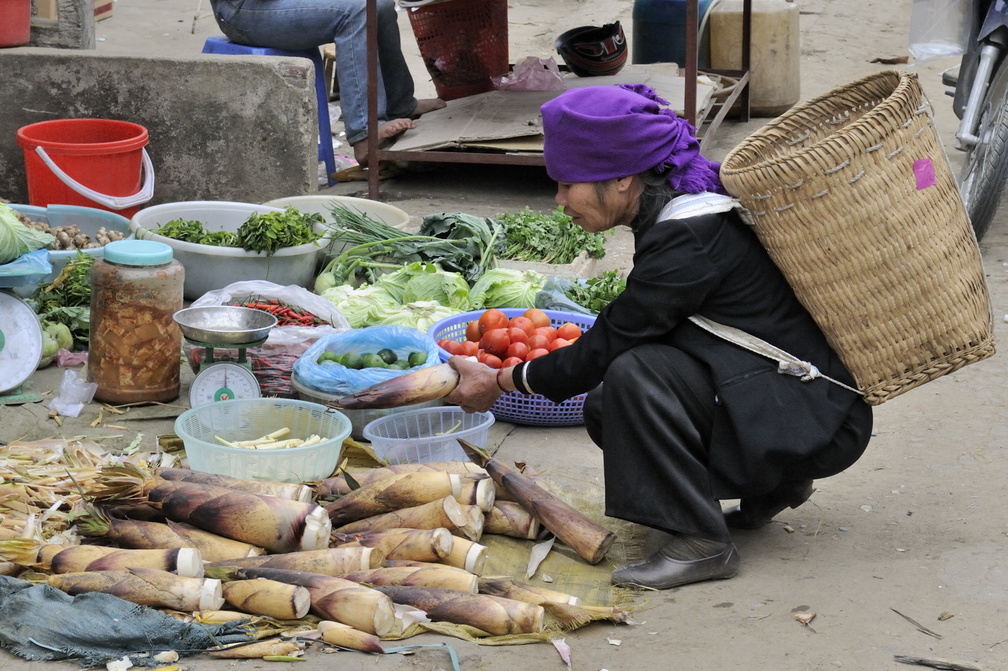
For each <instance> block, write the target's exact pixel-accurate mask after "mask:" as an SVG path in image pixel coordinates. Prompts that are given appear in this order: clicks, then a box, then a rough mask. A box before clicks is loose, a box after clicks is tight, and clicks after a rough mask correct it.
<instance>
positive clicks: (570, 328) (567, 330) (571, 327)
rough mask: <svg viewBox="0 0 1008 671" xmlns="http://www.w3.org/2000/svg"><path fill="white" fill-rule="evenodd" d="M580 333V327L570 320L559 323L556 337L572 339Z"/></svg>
mask: <svg viewBox="0 0 1008 671" xmlns="http://www.w3.org/2000/svg"><path fill="white" fill-rule="evenodd" d="M580 335H581V327H580V326H578V325H577V324H574V323H572V322H567V323H566V324H561V325H560V328H558V329H557V338H563V339H564V340H574V339H575V338H577V337H579V336H580Z"/></svg>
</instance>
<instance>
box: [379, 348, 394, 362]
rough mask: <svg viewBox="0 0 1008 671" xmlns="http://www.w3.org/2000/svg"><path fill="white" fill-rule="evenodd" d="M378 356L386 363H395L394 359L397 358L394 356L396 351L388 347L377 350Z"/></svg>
mask: <svg viewBox="0 0 1008 671" xmlns="http://www.w3.org/2000/svg"><path fill="white" fill-rule="evenodd" d="M378 356H380V357H381V358H382V361H384V362H385V363H388V364H392V363H395V362H396V361H398V360H399V357H398V356H396V353H395V352H393V351H392V350H390V349H389V348H388V347H386V348H385V349H380V350H378Z"/></svg>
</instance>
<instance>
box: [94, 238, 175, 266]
mask: <svg viewBox="0 0 1008 671" xmlns="http://www.w3.org/2000/svg"><path fill="white" fill-rule="evenodd" d="M102 253H103V255H104V256H105V260H106V261H110V262H112V263H119V264H121V265H124V266H163V265H165V264H166V263H171V261H172V248H171V247H170V246H168V245H166V244H165V243H163V242H157V241H156V240H113V241H112V242H110V243H108V244H106V245H105V247H104V248H103V249H102Z"/></svg>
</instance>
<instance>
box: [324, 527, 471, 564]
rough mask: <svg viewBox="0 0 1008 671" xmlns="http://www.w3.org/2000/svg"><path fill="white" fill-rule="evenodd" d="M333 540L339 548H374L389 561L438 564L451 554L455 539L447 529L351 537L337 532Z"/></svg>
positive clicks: (387, 532) (377, 533) (373, 532)
mask: <svg viewBox="0 0 1008 671" xmlns="http://www.w3.org/2000/svg"><path fill="white" fill-rule="evenodd" d="M333 540H334V542H335V543H336V544H337V546H338V547H355V546H363V547H370V548H374V549H375V550H377V551H378V552H380V553H381V554H383V555H384V556H385V558H386V559H412V560H417V561H427V562H437V561H441V560H442V559H444V558H445V557H447V556H448V555H449V554H451V551H452V548H453V547H454V545H455V537H454V536H452V535H451V532H450V531H448V529H445V528H443V527H442V528H437V529H381V530H376V531H362V532H357V533H352V534H342V533H337V534H334V535H333Z"/></svg>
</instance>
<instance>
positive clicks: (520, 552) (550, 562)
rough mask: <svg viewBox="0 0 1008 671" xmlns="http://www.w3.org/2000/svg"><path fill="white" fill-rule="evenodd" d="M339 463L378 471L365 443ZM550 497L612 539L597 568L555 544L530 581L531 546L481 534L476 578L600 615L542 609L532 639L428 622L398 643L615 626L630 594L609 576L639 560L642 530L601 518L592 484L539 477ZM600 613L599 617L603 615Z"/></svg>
mask: <svg viewBox="0 0 1008 671" xmlns="http://www.w3.org/2000/svg"><path fill="white" fill-rule="evenodd" d="M344 458H345V459H346V461H347V464H348V465H349V466H351V467H357V468H360V467H377V466H380V465H382V464H381V463H380V462H379V461H378V460H377V459H376V458H375V455H374V453H373V452H372V451H371V449H370V445H369V444H367V443H357V442H355V441H352V440H348V441H347V443H346V444H345V449H344ZM538 475H539V476H540V477H542V478H544V479H545V480H546V483H547V484H548V485H549V486H550V489H551V491H552V492H553V493H554V494H555V495H557V496H558V497H559V498H561V499H563V500H564V501H566V502H567V503H568V504H570V505H571V506H573V507H574V508H575V509H577V510H578V511H580V512H582V513H583V514H584V515H585V516H586V517H587V518H588V519H590V520H592V521H594V522H596V523H598V524H601V525H603V526H604V527H606V528H608V529H609V530H610V531H612V532H613V533H615V534H616V540H615V541H614V542H613V544H612V546H610V548H609V551H608V553H606V556H605V557H604V558H603V559H602V561H601V562H599V563H598V564H596V565H594V566H592V565H591V564H588V563H587V562H586V561H584V560H583V559H581V558H580V557H579V556H578V555H577V553H575V552H574V551H573V550H571V549H570V548H568V547H566V546H565V545H563V544H561V543H560V542H555V543H554V545H553V548H552V549H551V550H550V552H549V554H548V555H547V556H546V558H545V559H544V560H543V561H542V562H541V563H540V564H539V566H538V568H537V570H536V572H535V574H534V575H533V576H532V577H528V576H527V570H528V565H529V559H530V552H531V550H532V548H533V546H534V545H535V544H536V543H537V541H531V540H520V539H516V538H509V537H507V536H499V535H496V534H485V535H484V536H483V537H482V538H481V539H480V543H482V544H483V545H486V546H487V561H486V565H485V567H484V570H483V573H482V575H483V576H484V577H490V576H509V577H511V578H513V579H515V580H517V581H519V582H524V583H528V584H530V585H537V586H540V587H546V588H548V589H552V590H556V591H559V592H566V593H568V594H572V595H574V596H577V597H580V599H581V603H582V604H584V605H586V606H590V607H599V608H600V610H585V609H578V608H576V607H562V606H556V607H553V608H548V609H547V613H546V628H545V630H544V631H543V632H541V633H538V634H516V635H509V636H488V635H487V634H486V632H483V631H481V630H479V629H475V628H473V627H466V626H462V625H453V624H446V623H443V622H431V623H423V624H415V625H413V626H411V627H410V628H408V629H407V630H406V631H405V632H403V634H402V636H400V637H398V638H408V637H410V636H414V635H417V634H420V633H423V632H424V631H431V632H435V633H440V634H444V635H448V636H454V637H456V638H461V639H464V640H468V641H472V642H476V643H479V644H481V645H515V644H521V643H535V642H539V641H544V640H549V639H551V638H553V637H555V636H557V635H558V634H562V633H563V632H565V631H572V630H574V629H577V628H579V627H581V626H584V625H586V624H588V623H589V622H592V621H597V620H608V621H620V618H621V617H626V616H627V615H628V611H629V610H630V609H631V607H632V605H633V602H634V597H635V596H636V594H637V593H636V592H635V591H632V590H628V589H621V588H617V587H614V586H613V585H612V584H611V583H610V582H609V574H610V573H612V570H613V569H614V568H616V567H617V566H620V565H622V564H623V563H625V562H627V561H634V560H637V559H639V558H640V557H641V551H642V548H643V546H644V543H645V534H646V529H645V528H644V527H640V526H638V525H635V524H631V523H628V522H624V521H622V520H617V519H614V518H611V517H606V516H605V515H604V513H603V509H604V502H603V490H602V487H601V486H600V485H599V484H598V483H597V482H594V481H583V480H576V479H573V478H570V477H568V476H566V475H564V474H562V473H553V472H550V473H539V474H538ZM603 610H604V611H605V612H603Z"/></svg>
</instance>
